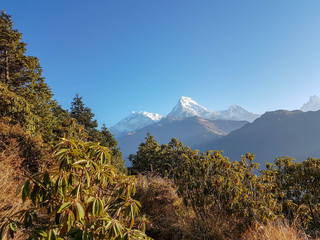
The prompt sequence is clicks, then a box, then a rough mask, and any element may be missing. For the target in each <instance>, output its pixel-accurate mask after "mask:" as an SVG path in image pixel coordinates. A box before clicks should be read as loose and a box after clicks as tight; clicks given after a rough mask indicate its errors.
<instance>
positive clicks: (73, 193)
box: [0, 139, 149, 240]
mask: <svg viewBox="0 0 320 240" xmlns="http://www.w3.org/2000/svg"><path fill="white" fill-rule="evenodd" d="M56 160H57V163H58V164H55V165H54V166H53V167H52V168H51V169H49V171H45V172H40V173H37V174H35V175H33V176H30V177H29V178H28V180H27V181H26V182H25V184H24V186H23V188H22V199H23V201H26V200H30V201H31V207H30V208H28V209H27V210H23V211H20V212H17V213H15V214H14V215H12V216H11V217H10V218H8V219H7V221H5V222H4V223H3V224H2V226H1V231H0V234H1V235H0V236H1V237H2V235H3V234H4V233H5V232H7V233H8V234H9V236H13V235H14V233H15V232H16V231H17V228H18V227H24V228H25V229H27V230H28V231H26V232H27V233H28V235H26V238H27V237H29V239H88V240H89V239H149V238H148V237H147V236H146V235H145V234H144V232H143V231H140V230H138V228H139V229H143V226H142V225H140V226H136V225H135V217H136V216H137V214H138V212H139V206H140V203H139V202H138V201H136V200H134V199H132V195H134V193H135V178H134V177H128V176H126V175H124V174H121V173H119V172H118V171H117V170H116V169H115V167H113V166H112V165H110V155H109V150H108V149H107V148H106V147H102V146H100V145H99V144H97V143H92V142H88V143H84V142H82V141H79V140H75V139H73V140H71V139H63V140H62V141H61V142H60V143H59V144H58V146H57V153H56Z"/></svg>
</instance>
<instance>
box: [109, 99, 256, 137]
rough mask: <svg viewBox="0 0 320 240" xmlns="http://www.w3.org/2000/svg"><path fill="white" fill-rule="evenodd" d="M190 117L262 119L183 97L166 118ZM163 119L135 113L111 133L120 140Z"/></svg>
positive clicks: (239, 119)
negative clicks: (213, 107)
mask: <svg viewBox="0 0 320 240" xmlns="http://www.w3.org/2000/svg"><path fill="white" fill-rule="evenodd" d="M189 117H200V118H202V119H208V120H217V119H223V120H237V121H248V122H252V121H254V120H255V119H257V118H258V117H260V115H259V114H255V113H251V112H248V111H247V110H246V109H244V108H243V107H241V106H238V105H232V106H231V107H229V108H228V109H227V110H223V111H212V110H209V109H208V108H205V107H203V106H201V105H200V104H198V103H197V102H196V101H194V100H193V99H192V98H190V97H184V96H182V97H181V98H180V99H179V101H178V103H177V104H176V105H175V106H174V107H173V109H172V110H171V112H170V113H168V114H167V116H166V118H167V119H169V120H183V119H186V118H189ZM163 118H164V117H163V116H161V115H159V114H157V113H148V112H133V113H132V114H131V115H129V116H127V117H126V118H124V119H122V120H121V121H120V122H118V123H117V124H116V125H114V126H112V127H110V131H111V133H112V134H113V135H114V136H115V137H116V138H119V137H122V136H124V135H126V134H128V133H130V132H132V131H135V130H138V129H142V128H145V127H147V126H150V125H152V124H154V123H157V122H159V121H160V120H161V119H163Z"/></svg>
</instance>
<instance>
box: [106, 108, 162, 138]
mask: <svg viewBox="0 0 320 240" xmlns="http://www.w3.org/2000/svg"><path fill="white" fill-rule="evenodd" d="M162 118H163V116H161V115H160V114H158V113H149V112H145V111H141V112H135V111H133V112H132V113H131V114H130V115H129V116H127V117H126V118H124V119H122V120H121V121H120V122H118V123H117V124H116V125H114V126H112V127H110V132H111V133H112V134H113V135H114V136H115V137H116V138H118V137H121V136H123V135H125V134H127V133H129V132H132V131H134V130H137V129H140V128H144V127H146V126H149V125H152V124H154V123H157V122H159V121H160V120H161V119H162Z"/></svg>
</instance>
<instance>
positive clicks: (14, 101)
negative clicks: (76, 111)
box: [0, 11, 56, 141]
mask: <svg viewBox="0 0 320 240" xmlns="http://www.w3.org/2000/svg"><path fill="white" fill-rule="evenodd" d="M26 45H27V44H26V43H24V42H23V41H22V33H20V32H19V31H18V30H16V29H13V22H12V21H11V16H10V15H8V14H6V13H5V12H4V11H1V12H0V88H1V89H2V92H1V94H0V109H2V110H3V111H2V112H1V114H0V115H1V117H8V118H9V119H10V121H11V122H12V123H20V124H21V125H22V126H23V127H25V128H26V129H27V130H29V131H30V132H31V133H33V134H38V135H41V136H42V137H43V138H44V139H45V140H46V141H50V140H52V139H53V138H54V134H53V133H52V129H53V128H54V126H55V124H56V123H55V119H54V116H53V114H52V111H51V109H52V108H53V107H55V106H56V103H55V102H54V101H52V92H51V89H50V88H49V87H48V85H47V84H46V83H45V81H44V78H43V77H42V69H41V66H40V63H39V60H38V58H36V57H32V56H27V55H26Z"/></svg>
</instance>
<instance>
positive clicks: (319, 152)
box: [196, 110, 320, 165]
mask: <svg viewBox="0 0 320 240" xmlns="http://www.w3.org/2000/svg"><path fill="white" fill-rule="evenodd" d="M319 123H320V111H309V112H302V111H300V110H295V111H287V110H277V111H272V112H266V113H265V114H263V115H262V116H261V117H260V118H258V119H257V120H255V121H254V122H253V123H248V124H246V125H244V126H243V127H242V128H239V129H237V130H235V131H233V132H231V133H230V134H228V135H227V136H224V137H222V138H220V139H215V140H212V141H210V142H207V143H205V144H199V145H198V146H196V148H197V149H199V150H200V151H206V150H209V149H210V150H212V149H214V150H224V155H225V156H227V157H229V158H230V159H231V160H240V156H241V155H243V154H245V153H247V152H252V153H254V154H256V161H257V162H258V163H262V164H263V165H264V164H265V163H266V162H273V160H274V159H275V158H276V157H281V156H290V157H293V158H296V159H297V160H298V161H302V160H305V159H307V157H315V158H319V157H320V147H319V146H320V127H319Z"/></svg>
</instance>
